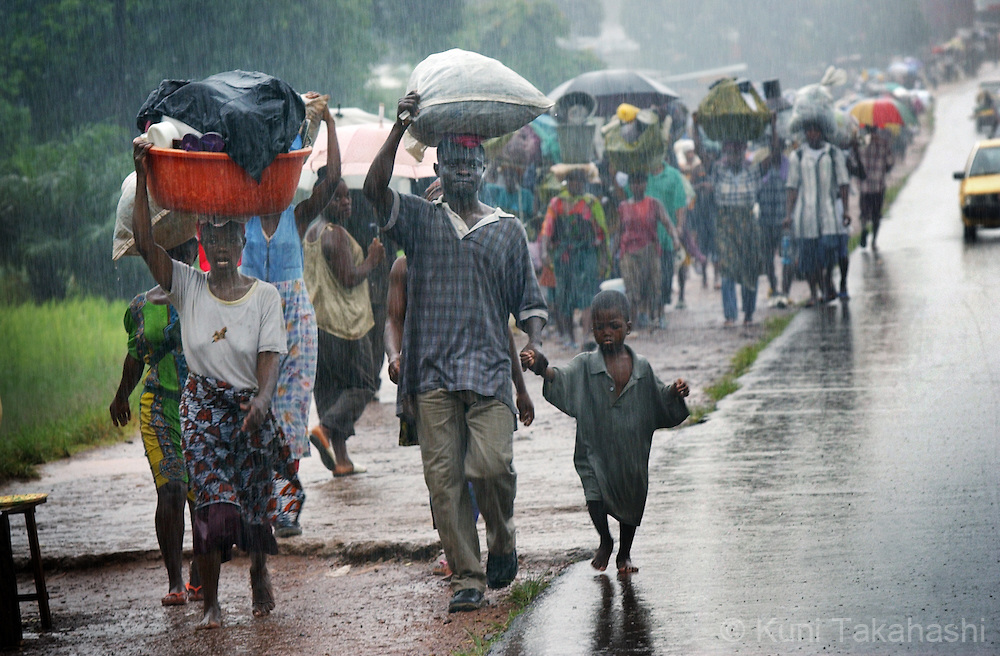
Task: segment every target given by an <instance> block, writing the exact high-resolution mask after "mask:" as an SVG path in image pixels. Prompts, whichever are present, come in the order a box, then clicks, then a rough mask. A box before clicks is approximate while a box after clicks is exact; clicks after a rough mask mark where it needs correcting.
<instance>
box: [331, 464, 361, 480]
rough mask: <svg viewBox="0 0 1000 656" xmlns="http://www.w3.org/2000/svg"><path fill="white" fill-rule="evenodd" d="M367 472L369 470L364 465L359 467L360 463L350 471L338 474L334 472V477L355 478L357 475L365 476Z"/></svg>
mask: <svg viewBox="0 0 1000 656" xmlns="http://www.w3.org/2000/svg"><path fill="white" fill-rule="evenodd" d="M367 471H368V468H367V467H365V466H364V465H359V464H358V463H354V466H353V467H352V468H351V469H350V470H349V471H345V472H338V471H336V470H334V472H333V475H334V477H336V478H340V477H341V476H354V475H355V474H364V473H365V472H367Z"/></svg>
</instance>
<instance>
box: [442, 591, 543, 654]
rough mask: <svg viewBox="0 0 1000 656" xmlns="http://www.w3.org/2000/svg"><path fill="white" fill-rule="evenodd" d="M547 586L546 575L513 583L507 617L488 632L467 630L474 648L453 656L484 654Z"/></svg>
mask: <svg viewBox="0 0 1000 656" xmlns="http://www.w3.org/2000/svg"><path fill="white" fill-rule="evenodd" d="M547 587H549V580H548V579H547V578H545V577H529V578H527V579H525V580H523V581H518V582H517V583H515V584H514V585H512V586H511V588H510V593H509V594H508V595H507V601H508V602H509V603H510V604H511V605H512V608H511V610H510V612H509V613H508V614H507V618H506V619H505V620H504V621H502V622H493V623H492V624H491V625H490V626H489V627H488V629H487V631H486V633H485V634H483V635H481V636H480V635H476V634H474V633H472V632H471V631H467V632H468V634H469V640H470V641H471V642H472V648H471V649H468V650H465V651H459V652H455V653H454V654H453V656H483V654H485V653H486V652H488V651H489V650H490V648H491V647H492V646H493V645H494V644H495V643H496V642H497V641H498V640H500V638H501V637H503V634H504V632H505V631H507V629H508V628H510V623H511V622H513V621H514V618H516V617H517V616H518V615H520V614H521V613H523V612H524V611H525V610H527V609H528V606H530V605H531V602H533V601H534V600H535V599H536V598H537V597H538V595H540V594H542V592H543V591H544V590H545V588H547Z"/></svg>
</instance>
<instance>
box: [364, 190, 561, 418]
mask: <svg viewBox="0 0 1000 656" xmlns="http://www.w3.org/2000/svg"><path fill="white" fill-rule="evenodd" d="M392 195H393V199H392V211H391V213H390V215H389V221H388V222H387V223H386V225H385V227H384V228H383V230H384V231H385V232H386V234H388V235H389V237H391V238H392V239H393V240H395V241H396V242H397V243H398V244H400V245H401V246H402V247H403V250H404V251H405V252H406V260H407V288H406V299H407V303H406V321H405V323H404V324H403V357H402V359H401V362H400V385H399V391H400V394H401V395H410V394H420V393H423V392H429V391H432V390H436V389H444V390H447V391H449V392H459V391H472V392H475V393H477V394H481V395H483V396H488V397H494V398H496V399H497V400H499V401H503V402H504V403H506V404H507V406H508V407H510V409H511V411H512V412H514V413H515V414H516V413H517V411H516V408H515V405H514V395H513V383H512V382H511V377H510V372H511V362H510V349H509V344H508V340H507V325H508V324H507V321H508V317H509V316H510V315H511V314H513V315H514V316H515V317H517V319H518V322H519V323H521V324H522V325H523V323H524V321H525V320H527V319H528V318H530V317H541V318H542V319H548V312H547V311H546V305H545V300H544V297H543V296H542V290H541V288H540V287H539V286H538V281H537V280H536V279H535V269H534V266H533V265H532V263H531V256H530V255H529V253H528V239H527V236H526V235H525V232H524V227H523V226H522V225H521V222H520V221H518V220H517V218H516V217H515V216H513V215H512V214H507V213H506V212H503V211H500V210H497V211H496V212H494V213H493V214H491V215H490V216H488V217H486V218H484V219H483V220H481V221H480V222H479V223H478V224H476V226H474V227H473V228H472V229H471V230H470V231H469V232H467V233H466V234H464V235H461V236H460V235H459V232H458V230H457V229H456V227H455V226H454V225H453V224H452V216H453V215H454V213H453V212H451V210H450V209H448V206H447V204H445V203H441V202H438V203H430V202H428V201H425V200H424V199H422V198H419V197H417V196H411V195H409V194H404V195H400V194H397V193H396V192H395V191H393V192H392Z"/></svg>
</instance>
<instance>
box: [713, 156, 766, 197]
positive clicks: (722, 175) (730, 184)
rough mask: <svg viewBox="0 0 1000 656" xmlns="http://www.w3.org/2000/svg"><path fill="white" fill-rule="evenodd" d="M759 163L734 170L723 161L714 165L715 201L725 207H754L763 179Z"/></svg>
mask: <svg viewBox="0 0 1000 656" xmlns="http://www.w3.org/2000/svg"><path fill="white" fill-rule="evenodd" d="M763 177H764V175H763V172H762V171H761V168H760V165H759V164H745V165H744V166H743V167H742V168H740V169H738V170H736V171H733V170H732V169H731V168H729V167H728V166H726V165H725V164H723V163H722V162H721V161H719V162H716V163H715V165H714V166H713V167H712V186H713V189H715V203H716V204H717V205H723V206H725V207H753V205H754V203H756V202H757V191H758V190H760V185H761V182H762V181H763Z"/></svg>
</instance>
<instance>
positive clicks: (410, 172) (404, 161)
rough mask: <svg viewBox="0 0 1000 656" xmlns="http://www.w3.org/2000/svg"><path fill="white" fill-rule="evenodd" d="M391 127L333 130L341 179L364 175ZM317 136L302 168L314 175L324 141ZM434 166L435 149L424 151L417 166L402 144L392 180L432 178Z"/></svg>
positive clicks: (322, 162) (323, 152)
mask: <svg viewBox="0 0 1000 656" xmlns="http://www.w3.org/2000/svg"><path fill="white" fill-rule="evenodd" d="M391 129H392V124H390V123H387V122H380V123H367V124H363V125H349V126H347V127H343V128H337V141H338V142H339V143H340V162H341V175H344V176H348V175H362V176H363V175H367V174H368V169H369V168H370V167H371V165H372V160H374V159H375V155H377V154H378V151H379V149H381V148H382V144H383V143H385V140H386V137H388V136H389V131H390V130H391ZM324 134H325V133H321V134H320V135H318V136H317V138H316V143H315V144H313V151H312V154H311V155H310V156H309V159H307V160H306V164H305V167H306V168H308V169H309V170H310V171H318V170H319V169H320V167H322V166H324V165H326V137H325V136H324ZM435 162H437V149H436V148H428V149H427V150H426V151H425V152H424V161H422V162H418V161H417V160H416V159H414V157H413V155H410V153H408V152H406V150H405V149H404V148H403V146H402V144H400V146H399V149H398V150H396V164H395V166H394V167H393V169H392V174H393V176H398V177H402V178H410V179H413V180H416V179H418V178H433V177H434V176H435V175H436V174H435V173H434V163H435Z"/></svg>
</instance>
